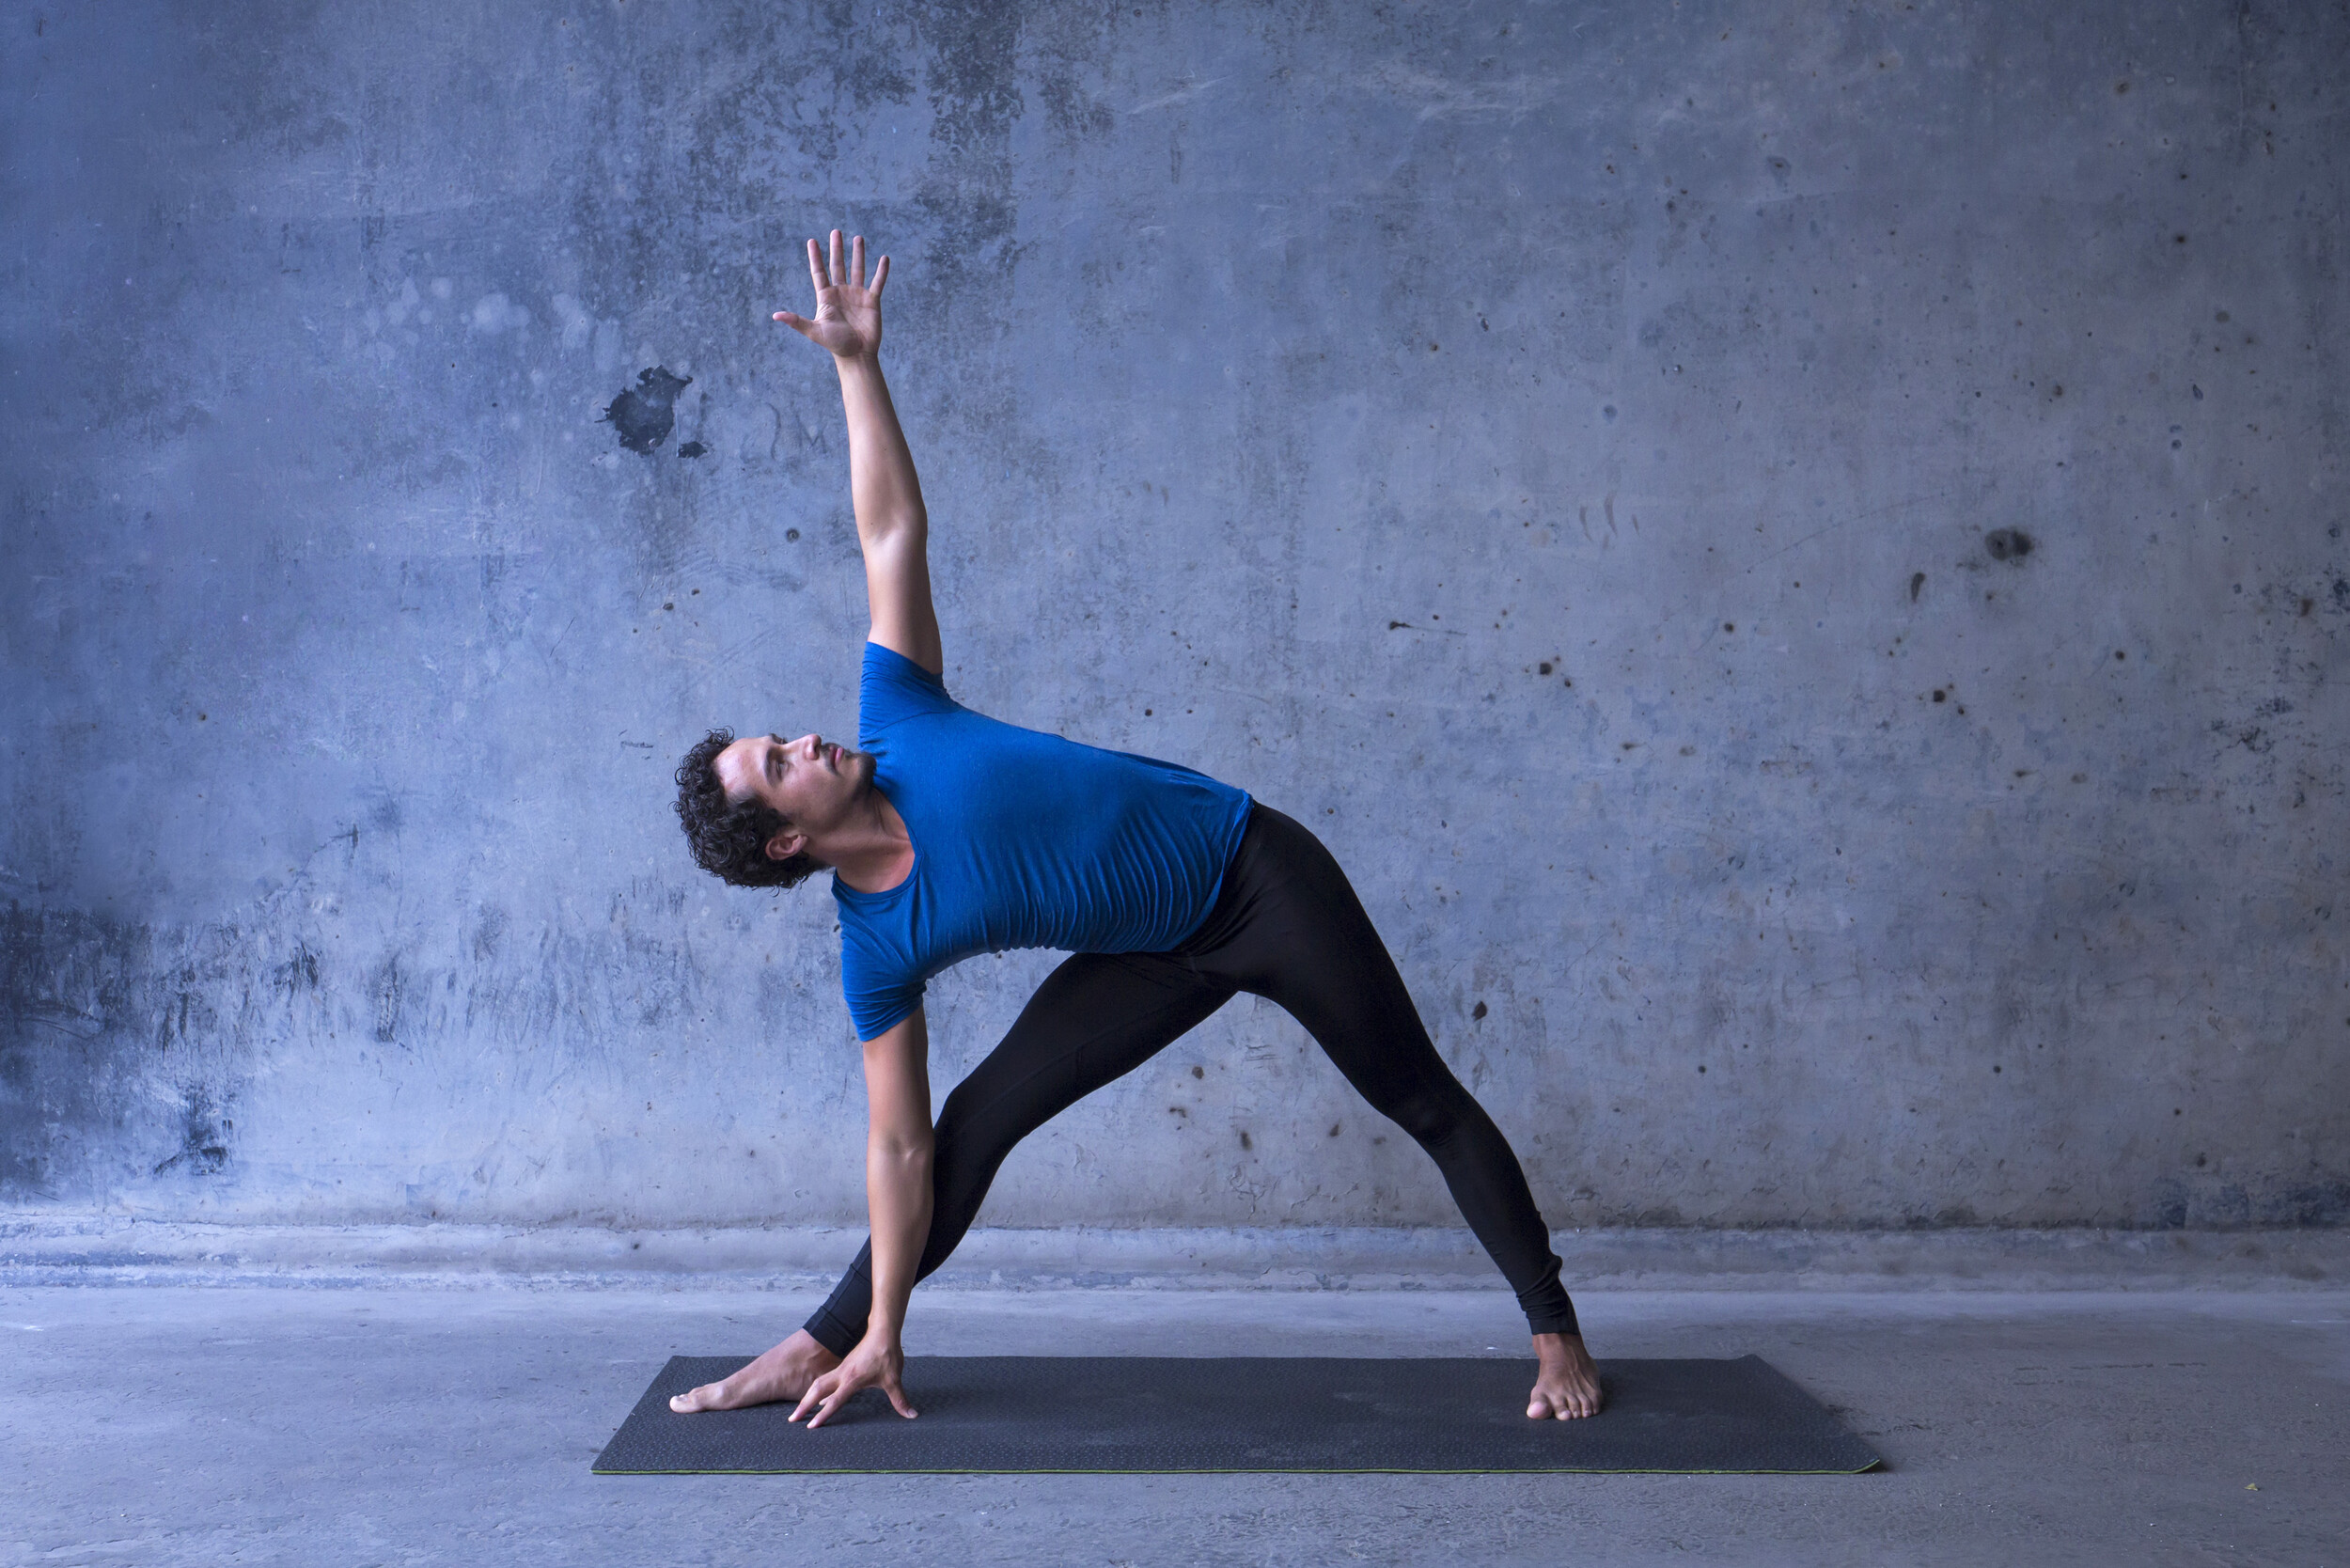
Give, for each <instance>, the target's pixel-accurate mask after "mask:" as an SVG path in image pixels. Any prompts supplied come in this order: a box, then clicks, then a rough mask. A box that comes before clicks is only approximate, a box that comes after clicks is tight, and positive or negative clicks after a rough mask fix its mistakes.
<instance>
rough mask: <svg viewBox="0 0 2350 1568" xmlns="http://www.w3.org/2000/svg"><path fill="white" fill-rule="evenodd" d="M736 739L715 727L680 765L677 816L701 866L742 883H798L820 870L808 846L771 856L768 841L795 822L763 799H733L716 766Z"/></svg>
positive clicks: (725, 730)
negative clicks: (784, 856) (777, 857)
mask: <svg viewBox="0 0 2350 1568" xmlns="http://www.w3.org/2000/svg"><path fill="white" fill-rule="evenodd" d="M733 744H734V731H733V730H731V729H713V730H712V731H711V732H710V733H709V734H707V735H705V736H703V737H702V738H701V740H700V741H699V742H697V744H696V745H695V746H694V749H693V750H691V751H689V752H687V753H686V754H685V760H684V761H682V762H680V763H679V764H678V765H677V815H678V822H679V823H681V824H682V826H683V827H684V829H685V841H686V842H687V843H689V844H691V845H692V846H693V848H694V859H695V861H696V863H697V864H698V865H699V866H700V867H701V869H702V870H705V871H709V872H711V873H712V874H713V875H715V876H717V877H719V878H721V879H723V880H724V881H725V882H727V883H728V884H729V885H730V886H736V887H796V886H799V885H800V884H801V883H803V882H805V881H807V878H808V877H809V875H810V874H811V873H813V872H814V871H815V870H817V869H818V867H817V863H816V861H815V860H814V859H812V858H811V857H810V856H809V855H808V853H807V851H806V850H802V851H801V852H800V853H799V854H797V855H792V856H791V858H790V859H788V860H770V859H769V858H768V857H767V840H768V839H772V838H774V837H775V836H776V834H778V833H780V832H782V831H783V830H784V829H785V828H787V827H789V826H791V823H789V822H787V821H785V820H784V815H783V813H782V812H780V811H778V810H776V808H774V807H772V806H768V805H766V804H764V803H763V802H760V801H757V800H744V801H733V800H729V799H728V798H727V792H726V786H724V785H722V784H720V783H719V782H718V770H717V768H716V767H715V766H714V765H713V764H715V763H716V761H717V760H718V753H720V752H721V751H724V750H725V749H726V748H727V747H728V746H729V745H733Z"/></svg>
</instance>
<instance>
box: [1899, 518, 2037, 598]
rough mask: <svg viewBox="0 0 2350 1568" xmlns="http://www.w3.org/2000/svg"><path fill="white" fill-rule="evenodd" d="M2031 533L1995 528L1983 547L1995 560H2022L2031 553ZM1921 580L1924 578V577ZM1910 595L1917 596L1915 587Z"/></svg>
mask: <svg viewBox="0 0 2350 1568" xmlns="http://www.w3.org/2000/svg"><path fill="white" fill-rule="evenodd" d="M2031 544H2032V541H2031V535H2029V534H2028V533H2026V532H2024V530H2023V529H2021V528H1994V529H1992V530H1991V532H1989V533H1987V534H1985V535H1983V539H1982V547H1983V548H1984V549H1985V550H1988V551H1989V552H1990V553H1991V558H1992V559H1993V560H1995V561H2020V560H2022V559H2023V558H2024V557H2026V556H2029V555H2030V554H2031ZM1920 580H1921V581H1922V580H1923V579H1922V577H1921V578H1920ZM1910 597H1911V598H1913V599H1914V598H1916V597H1917V592H1916V589H1915V588H1912V590H1911V592H1910Z"/></svg>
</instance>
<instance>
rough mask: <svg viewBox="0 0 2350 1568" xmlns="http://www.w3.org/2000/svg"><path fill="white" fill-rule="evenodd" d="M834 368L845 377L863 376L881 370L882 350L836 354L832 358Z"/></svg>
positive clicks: (873, 349)
mask: <svg viewBox="0 0 2350 1568" xmlns="http://www.w3.org/2000/svg"><path fill="white" fill-rule="evenodd" d="M832 368H834V369H836V370H838V371H839V372H840V373H841V374H842V375H844V376H849V375H862V374H864V373H865V372H866V371H869V370H879V369H880V368H881V350H880V349H878V348H872V349H865V350H861V351H859V352H858V353H837V354H834V355H833V356H832Z"/></svg>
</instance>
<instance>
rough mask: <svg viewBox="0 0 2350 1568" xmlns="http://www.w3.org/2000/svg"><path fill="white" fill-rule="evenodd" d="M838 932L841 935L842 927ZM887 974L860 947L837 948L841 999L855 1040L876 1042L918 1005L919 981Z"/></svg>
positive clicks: (852, 944)
mask: <svg viewBox="0 0 2350 1568" xmlns="http://www.w3.org/2000/svg"><path fill="white" fill-rule="evenodd" d="M842 929H843V932H844V933H845V932H846V930H847V928H846V926H845V924H844V926H843V928H842ZM891 970H892V966H891V965H890V964H886V963H881V962H876V961H875V960H874V958H873V955H872V954H871V953H870V952H869V951H867V950H866V949H865V945H864V944H862V943H856V942H843V943H842V944H841V949H840V991H841V996H842V999H843V1000H845V1001H846V1002H847V1003H848V1004H849V1021H850V1022H851V1023H852V1024H854V1025H855V1026H856V1037H857V1039H859V1040H877V1039H879V1038H880V1037H881V1035H882V1034H883V1032H884V1031H885V1030H887V1029H889V1028H891V1027H894V1026H896V1025H897V1024H899V1023H901V1022H903V1021H904V1019H905V1018H906V1016H907V1015H908V1014H909V1013H911V1012H913V1011H914V1010H915V1009H916V1008H917V1007H920V1006H921V1005H922V993H923V990H924V983H923V981H922V980H920V979H918V978H915V979H908V978H907V977H905V976H904V975H902V974H895V973H892V972H891Z"/></svg>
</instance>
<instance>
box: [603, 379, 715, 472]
mask: <svg viewBox="0 0 2350 1568" xmlns="http://www.w3.org/2000/svg"><path fill="white" fill-rule="evenodd" d="M693 384H694V378H693V377H692V376H677V375H671V374H670V373H669V369H668V367H666V366H664V365H656V366H654V367H653V368H651V369H650V370H639V371H637V372H636V384H635V386H633V387H630V388H629V389H628V390H626V391H624V392H622V393H621V394H620V395H619V397H617V398H615V399H613V400H612V401H611V402H610V403H609V404H607V405H605V408H604V411H603V417H604V419H605V420H606V421H608V422H609V423H610V424H611V426H612V428H613V430H614V431H617V432H619V437H620V445H621V446H623V447H627V448H628V449H629V450H630V451H632V452H642V453H644V454H645V456H647V457H650V456H652V454H653V451H654V449H655V448H657V447H659V446H660V445H661V444H662V443H663V442H664V441H666V440H668V439H669V432H670V431H673V430H675V429H677V395H678V394H679V393H681V392H682V391H684V390H685V389H686V388H687V387H689V386H691V385H693Z"/></svg>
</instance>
